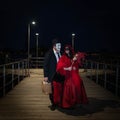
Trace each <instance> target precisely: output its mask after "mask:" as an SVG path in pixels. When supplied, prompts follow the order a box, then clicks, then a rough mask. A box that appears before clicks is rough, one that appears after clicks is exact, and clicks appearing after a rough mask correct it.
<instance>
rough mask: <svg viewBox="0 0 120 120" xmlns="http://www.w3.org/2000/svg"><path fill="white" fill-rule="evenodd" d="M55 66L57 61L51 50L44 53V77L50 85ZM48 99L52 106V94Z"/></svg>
mask: <svg viewBox="0 0 120 120" xmlns="http://www.w3.org/2000/svg"><path fill="white" fill-rule="evenodd" d="M56 65H57V59H56V56H55V54H54V51H53V49H51V50H49V51H48V52H47V53H46V55H45V59H44V77H48V81H49V82H51V83H52V80H53V77H54V75H55V72H56ZM52 89H53V86H52ZM49 98H50V101H51V103H52V104H54V102H53V95H52V94H50V95H49Z"/></svg>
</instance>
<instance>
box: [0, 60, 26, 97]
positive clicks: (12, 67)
mask: <svg viewBox="0 0 120 120" xmlns="http://www.w3.org/2000/svg"><path fill="white" fill-rule="evenodd" d="M27 65H28V64H27V59H23V60H20V61H16V62H12V63H8V64H3V65H0V96H5V95H6V94H7V92H8V91H9V90H11V89H13V87H15V86H16V84H18V83H19V82H20V81H21V80H22V79H23V78H24V77H26V76H28V66H27Z"/></svg>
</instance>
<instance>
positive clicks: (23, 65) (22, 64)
mask: <svg viewBox="0 0 120 120" xmlns="http://www.w3.org/2000/svg"><path fill="white" fill-rule="evenodd" d="M22 76H23V78H24V61H23V62H22Z"/></svg>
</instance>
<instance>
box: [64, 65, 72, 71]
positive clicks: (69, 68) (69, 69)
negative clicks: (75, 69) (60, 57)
mask: <svg viewBox="0 0 120 120" xmlns="http://www.w3.org/2000/svg"><path fill="white" fill-rule="evenodd" d="M64 70H68V71H71V70H72V67H71V66H70V67H67V68H64Z"/></svg>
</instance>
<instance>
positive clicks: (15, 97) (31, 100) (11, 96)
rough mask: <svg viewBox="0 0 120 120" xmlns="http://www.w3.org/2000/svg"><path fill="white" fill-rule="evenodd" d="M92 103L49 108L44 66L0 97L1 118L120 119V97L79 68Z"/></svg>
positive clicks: (46, 119) (29, 119) (52, 119)
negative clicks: (72, 108) (45, 90)
mask: <svg viewBox="0 0 120 120" xmlns="http://www.w3.org/2000/svg"><path fill="white" fill-rule="evenodd" d="M80 74H81V76H82V78H83V82H84V85H85V88H86V92H87V95H88V98H89V104H88V105H84V106H80V107H77V108H76V109H75V110H63V109H56V110H55V111H50V109H49V108H48V106H49V105H50V101H49V99H48V95H44V94H43V93H42V91H41V80H42V79H43V71H42V69H33V70H31V76H30V77H29V78H25V79H24V80H22V81H21V82H20V83H19V84H18V85H17V86H16V87H15V88H14V89H13V90H11V91H10V92H9V93H8V94H7V95H6V96H5V97H3V98H0V120H120V99H119V98H117V97H115V96H114V95H113V94H112V93H110V92H109V91H107V90H105V89H104V88H101V87H100V86H99V85H96V84H95V83H94V82H93V81H91V80H89V79H88V78H86V77H85V73H84V72H80Z"/></svg>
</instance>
